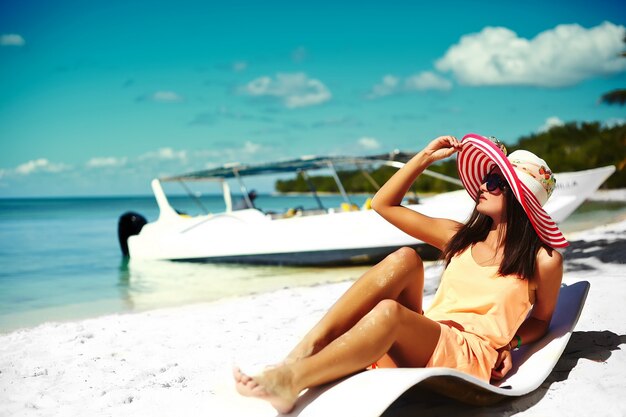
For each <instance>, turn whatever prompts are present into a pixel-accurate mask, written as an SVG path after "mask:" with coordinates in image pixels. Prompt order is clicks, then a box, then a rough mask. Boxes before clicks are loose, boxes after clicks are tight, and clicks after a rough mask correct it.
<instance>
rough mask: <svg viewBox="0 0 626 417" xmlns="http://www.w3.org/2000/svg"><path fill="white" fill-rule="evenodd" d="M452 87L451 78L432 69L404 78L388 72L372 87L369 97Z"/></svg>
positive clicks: (443, 89) (441, 89) (445, 89)
mask: <svg viewBox="0 0 626 417" xmlns="http://www.w3.org/2000/svg"><path fill="white" fill-rule="evenodd" d="M451 88H452V83H451V82H450V80H447V79H445V78H444V77H442V76H441V75H439V74H436V73H434V72H432V71H422V72H420V73H417V74H413V75H411V76H409V77H406V78H405V79H404V80H402V79H400V78H399V77H396V76H395V75H391V74H387V75H385V76H384V77H383V79H382V81H381V82H380V83H379V84H376V85H374V87H372V91H371V92H370V93H369V94H368V96H367V97H368V98H378V97H384V96H389V95H392V94H400V93H407V92H413V91H427V90H439V91H447V90H450V89H451Z"/></svg>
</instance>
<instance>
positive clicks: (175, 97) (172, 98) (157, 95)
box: [150, 91, 183, 102]
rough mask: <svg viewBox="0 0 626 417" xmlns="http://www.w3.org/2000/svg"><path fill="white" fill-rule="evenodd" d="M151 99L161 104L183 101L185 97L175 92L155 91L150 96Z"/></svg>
mask: <svg viewBox="0 0 626 417" xmlns="http://www.w3.org/2000/svg"><path fill="white" fill-rule="evenodd" d="M150 99H151V100H153V101H159V102H177V101H183V97H182V96H181V95H179V94H178V93H175V92H174V91H155V92H154V93H152V95H150Z"/></svg>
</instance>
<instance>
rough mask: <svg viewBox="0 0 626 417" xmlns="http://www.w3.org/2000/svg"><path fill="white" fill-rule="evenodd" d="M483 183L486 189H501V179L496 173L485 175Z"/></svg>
mask: <svg viewBox="0 0 626 417" xmlns="http://www.w3.org/2000/svg"><path fill="white" fill-rule="evenodd" d="M485 183H486V186H487V191H495V190H496V188H500V189H502V181H501V180H500V177H498V176H497V175H494V174H491V175H487V177H486V178H485Z"/></svg>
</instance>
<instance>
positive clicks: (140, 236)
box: [118, 152, 615, 265]
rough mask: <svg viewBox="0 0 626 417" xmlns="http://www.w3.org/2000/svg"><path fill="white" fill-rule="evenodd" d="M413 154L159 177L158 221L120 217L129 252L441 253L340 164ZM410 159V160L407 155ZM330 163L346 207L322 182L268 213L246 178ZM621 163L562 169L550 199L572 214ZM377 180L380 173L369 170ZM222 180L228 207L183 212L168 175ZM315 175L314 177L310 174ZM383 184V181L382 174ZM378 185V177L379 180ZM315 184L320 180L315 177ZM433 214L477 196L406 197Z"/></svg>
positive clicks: (283, 259) (265, 257)
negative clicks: (325, 195) (365, 198)
mask: <svg viewBox="0 0 626 417" xmlns="http://www.w3.org/2000/svg"><path fill="white" fill-rule="evenodd" d="M412 155H413V154H407V153H399V152H395V153H392V154H389V155H376V156H369V157H360V158H352V157H303V158H300V159H296V160H291V161H283V162H277V163H269V164H252V165H242V164H229V165H224V166H222V167H219V168H215V169H211V170H205V171H198V172H194V173H190V174H185V175H179V176H174V177H167V178H160V179H154V180H153V181H152V190H153V192H154V195H155V197H156V201H157V204H158V207H159V217H158V219H157V220H156V221H154V222H151V223H146V221H145V219H143V218H142V217H141V216H140V215H138V214H136V213H132V212H131V213H126V214H124V215H123V216H122V217H120V223H119V229H118V232H119V237H120V244H121V246H122V252H124V253H125V254H126V255H129V256H130V257H131V259H137V260H141V259H149V260H172V261H194V262H229V263H253V264H282V265H341V264H359V263H374V262H377V261H379V260H380V259H382V258H384V257H385V256H386V255H388V254H389V253H391V252H393V251H394V250H396V249H397V248H399V247H402V246H411V247H414V248H415V249H416V250H417V251H418V252H419V253H420V254H421V256H422V257H423V258H425V259H435V258H436V257H437V256H438V251H437V250H436V249H434V248H432V247H431V246H429V245H427V244H425V243H423V242H421V241H419V240H417V239H415V238H413V237H411V236H409V235H407V234H406V233H404V232H402V231H400V230H399V229H397V228H396V227H395V226H393V225H391V224H389V223H388V222H387V221H386V220H384V219H383V218H382V217H380V216H379V215H378V214H377V213H376V212H375V211H373V210H371V209H369V208H368V207H367V204H366V205H365V207H362V208H357V207H356V206H355V205H354V204H352V203H351V201H350V197H349V195H348V194H347V193H346V191H345V190H344V187H343V186H342V184H341V182H340V181H339V176H338V175H337V171H336V168H342V167H343V168H345V167H357V168H358V169H361V171H362V172H363V173H364V175H366V176H367V177H369V175H368V173H367V171H366V170H365V169H364V168H365V167H371V166H376V165H381V164H384V165H389V166H394V167H396V168H399V167H401V166H403V164H404V162H405V161H407V160H408V159H409V158H410V157H411V156H412ZM403 161H404V162H403ZM313 170H328V171H330V173H331V174H332V175H333V177H334V178H335V181H336V183H337V187H338V189H339V191H340V193H341V194H342V196H343V199H344V201H345V204H343V206H344V208H347V209H346V210H343V209H341V208H324V207H323V206H322V203H321V201H320V199H319V198H317V194H316V191H315V189H314V188H312V190H311V192H312V193H313V195H314V196H315V197H316V200H317V202H318V207H317V208H316V209H312V210H306V209H299V210H289V211H288V212H285V213H266V212H264V211H262V210H261V209H258V208H255V207H254V205H253V203H252V201H250V199H249V198H248V190H247V188H246V186H245V184H244V182H243V178H245V177H249V176H256V175H269V174H277V173H289V172H293V173H295V172H299V173H302V174H303V176H304V178H305V179H306V178H308V176H307V172H309V171H313ZM614 171H615V167H613V166H607V167H602V168H596V169H590V170H585V171H578V172H568V173H558V174H555V176H556V178H557V186H556V190H555V191H554V193H553V195H552V197H551V198H550V200H549V201H548V203H547V204H546V206H545V209H546V211H547V212H548V213H549V214H550V215H551V216H552V218H553V219H554V220H555V221H556V222H557V223H559V222H562V221H563V220H565V219H566V218H567V217H568V216H569V215H570V214H571V213H572V212H573V211H574V210H576V208H577V207H578V206H579V205H580V204H582V203H583V201H585V199H586V198H587V197H589V196H590V195H591V194H593V193H594V192H595V191H596V190H597V189H598V188H599V187H600V185H601V184H602V183H603V182H604V181H605V180H606V179H607V178H608V177H609V176H610V175H611V174H612V173H613V172H614ZM425 174H427V175H432V176H436V177H438V178H443V179H446V180H448V181H451V182H455V183H457V184H460V181H459V180H458V179H454V178H450V177H445V176H443V175H441V174H438V173H435V172H431V171H427V172H425ZM368 179H369V180H370V181H372V182H373V180H372V178H371V177H369V178H368ZM228 180H236V181H237V182H238V183H239V186H240V189H241V193H242V195H243V196H244V198H245V201H246V204H247V206H248V207H249V208H246V209H243V210H234V209H233V203H232V196H231V191H230V186H229V182H228ZM190 181H218V182H220V183H221V185H222V191H223V195H224V203H225V207H226V208H225V210H224V212H221V213H208V214H203V215H197V216H187V215H180V214H179V213H178V212H177V211H176V210H175V209H174V208H173V207H172V206H171V205H170V203H169V201H168V199H167V197H166V195H165V193H164V191H163V188H162V186H161V183H162V182H181V183H183V185H184V183H185V182H190ZM309 183H310V181H309ZM374 184H375V182H374ZM375 185H376V184H375ZM310 186H311V187H312V185H311V184H310ZM405 206H406V207H408V208H410V209H411V210H415V211H418V212H421V213H424V214H426V215H429V216H433V217H446V218H451V219H454V220H457V221H460V222H463V221H465V220H467V218H468V217H469V214H470V213H471V211H472V209H473V207H474V201H473V200H472V199H471V198H470V197H469V195H468V194H467V193H466V192H465V190H459V191H452V192H447V193H443V194H439V195H437V196H434V197H430V198H424V199H422V200H421V201H420V202H419V203H418V204H409V203H407V204H405Z"/></svg>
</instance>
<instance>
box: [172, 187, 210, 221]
mask: <svg viewBox="0 0 626 417" xmlns="http://www.w3.org/2000/svg"><path fill="white" fill-rule="evenodd" d="M178 183H179V184H180V185H181V186H182V187H183V188H184V189H185V191H186V192H187V195H188V196H189V198H191V199H192V200H193V202H194V203H196V205H197V206H198V207H200V210H202V211H203V212H204V214H211V212H209V210H208V209H207V208H206V207H205V206H204V204H202V201H200V199H199V198H198V197H197V196H196V195H195V194H194V193H192V192H191V190H190V189H189V187H187V184H185V183H184V182H183V180H179V181H178Z"/></svg>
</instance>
